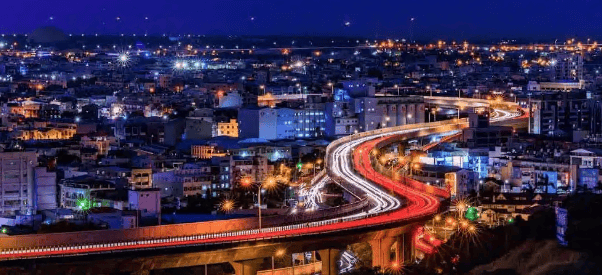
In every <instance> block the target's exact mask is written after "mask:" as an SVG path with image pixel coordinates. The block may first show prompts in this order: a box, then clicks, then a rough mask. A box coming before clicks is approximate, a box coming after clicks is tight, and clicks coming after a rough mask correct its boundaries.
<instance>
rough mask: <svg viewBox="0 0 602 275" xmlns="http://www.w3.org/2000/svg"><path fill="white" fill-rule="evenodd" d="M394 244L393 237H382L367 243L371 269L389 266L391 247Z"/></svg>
mask: <svg viewBox="0 0 602 275" xmlns="http://www.w3.org/2000/svg"><path fill="white" fill-rule="evenodd" d="M394 242H395V238H394V237H382V238H378V239H375V240H371V241H369V242H368V243H369V244H370V248H372V266H373V267H376V266H380V267H381V268H382V269H384V268H386V267H388V266H389V265H390V264H391V246H392V245H393V243H394Z"/></svg>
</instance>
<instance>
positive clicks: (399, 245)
mask: <svg viewBox="0 0 602 275" xmlns="http://www.w3.org/2000/svg"><path fill="white" fill-rule="evenodd" d="M395 239H396V242H395V245H394V247H393V248H394V250H395V262H397V263H399V264H402V263H406V262H411V261H412V260H413V257H414V253H413V252H414V243H413V242H412V234H410V233H405V234H401V235H399V236H397V237H396V238H395Z"/></svg>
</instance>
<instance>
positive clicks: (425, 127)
mask: <svg viewBox="0 0 602 275" xmlns="http://www.w3.org/2000/svg"><path fill="white" fill-rule="evenodd" d="M513 117H514V116H513V115H511V116H508V117H504V116H501V117H500V118H499V119H502V120H503V119H511V118H513ZM466 126H467V121H466V120H465V119H461V120H451V121H440V122H434V123H422V124H412V125H404V126H399V127H393V128H386V129H379V130H375V131H371V132H365V133H359V134H355V135H352V136H348V137H344V138H341V139H339V140H336V141H334V142H333V143H331V144H330V145H329V146H328V148H327V158H326V160H325V161H326V168H327V169H326V171H325V172H324V173H321V174H320V177H319V178H317V181H319V182H324V181H327V180H330V179H332V180H335V181H336V182H338V183H340V184H341V185H342V186H343V187H345V188H348V189H349V190H350V191H351V192H352V193H354V194H356V195H358V196H359V197H361V198H365V199H367V200H369V201H370V203H369V204H367V205H364V206H363V208H362V211H360V212H357V211H351V212H342V215H341V216H338V217H324V218H322V219H320V220H315V221H309V222H308V221H305V220H302V221H298V222H295V221H292V222H290V221H289V223H287V224H285V225H274V226H271V227H267V228H263V229H261V230H259V229H256V225H255V224H254V223H253V222H251V221H240V220H238V221H237V220H230V221H221V222H210V223H196V224H182V225H169V226H159V227H146V228H139V229H130V230H119V231H91V232H74V233H58V234H40V235H27V236H11V237H5V238H0V261H17V262H19V263H22V262H23V261H27V260H31V259H45V258H48V257H61V258H63V257H67V256H70V257H76V258H78V259H89V258H90V257H91V256H93V257H98V256H97V255H106V254H114V255H124V254H126V255H127V254H128V253H130V252H136V253H139V252H141V251H144V253H146V254H149V253H150V254H154V253H159V254H160V253H161V252H160V251H172V252H170V253H175V252H173V251H197V252H189V253H213V254H215V252H213V251H215V250H220V251H225V250H227V249H240V248H241V247H243V248H246V249H247V250H248V251H247V252H245V253H238V254H237V255H239V257H234V256H232V257H231V258H228V257H230V256H224V257H221V258H220V257H214V258H212V260H207V259H206V260H204V264H210V263H216V262H220V261H226V262H228V261H234V262H237V263H238V262H240V261H249V260H252V259H253V257H260V256H262V255H259V254H257V253H255V254H254V253H251V252H249V251H256V249H255V248H254V247H256V246H258V245H267V246H270V245H273V244H279V245H285V244H287V243H289V244H290V243H295V242H297V243H301V240H303V242H305V243H307V242H311V240H315V241H316V242H319V241H320V240H322V239H323V238H325V237H332V236H346V235H348V234H351V235H355V236H359V235H361V236H366V234H367V232H368V233H369V232H376V233H370V234H368V235H370V237H369V238H370V240H371V241H370V245H371V247H372V249H373V264H375V265H381V266H386V265H387V264H390V262H391V259H388V257H389V256H388V255H389V254H390V249H391V246H392V245H393V244H394V243H396V244H397V253H396V255H397V256H396V257H397V260H398V261H399V260H403V259H405V258H406V257H407V254H411V252H409V253H401V252H400V251H406V250H405V248H404V247H408V246H409V247H411V246H413V245H416V246H417V247H418V248H419V249H421V250H423V251H427V252H428V251H432V247H433V245H432V244H431V245H430V246H429V245H427V244H421V243H419V242H415V241H413V239H412V238H413V235H412V234H414V233H413V232H415V226H414V225H417V224H420V223H421V222H424V221H425V220H427V219H429V218H430V217H431V216H433V215H435V214H436V213H437V212H438V211H439V199H438V198H437V196H436V195H441V191H436V190H433V191H429V188H428V187H426V185H425V184H423V183H420V182H417V181H412V180H411V179H406V181H405V182H406V183H407V182H411V184H402V183H401V182H399V181H394V180H392V179H390V178H387V177H385V176H383V175H381V174H379V173H377V172H376V171H375V170H374V169H373V168H372V166H371V165H370V156H369V152H370V151H371V150H372V148H374V147H375V146H377V145H378V143H379V142H381V141H382V140H383V139H385V138H398V139H404V138H415V137H420V136H423V135H432V134H437V133H444V132H449V131H456V130H459V129H462V128H464V127H466ZM391 230H397V233H395V234H394V235H393V236H390V235H391V234H390V233H389V232H390V231H391ZM408 234H410V235H408ZM406 235H407V236H406ZM379 236H380V237H379ZM308 238H309V239H311V240H309V239H308ZM347 239H350V238H347ZM351 239H353V238H351ZM324 243H327V242H323V244H324ZM338 243H339V244H344V243H345V242H338ZM305 247H306V248H308V247H313V248H314V249H328V248H324V247H318V245H315V244H314V245H313V246H311V245H307V246H305ZM178 249H179V250H178ZM158 251H159V252H158ZM202 251H211V252H202ZM306 251H307V250H306ZM246 253H249V254H246ZM325 253H326V254H328V255H330V252H328V251H326V252H325ZM95 255H96V256H95ZM241 255H246V256H241ZM149 257H151V256H149ZM201 262H202V261H196V262H195V263H196V264H201ZM323 262H326V263H330V262H334V260H333V261H330V260H328V259H327V261H323ZM151 268H154V267H151ZM329 270H330V271H333V268H332V266H326V267H323V268H322V271H323V273H322V274H333V273H332V272H330V271H329ZM237 273H238V271H237Z"/></svg>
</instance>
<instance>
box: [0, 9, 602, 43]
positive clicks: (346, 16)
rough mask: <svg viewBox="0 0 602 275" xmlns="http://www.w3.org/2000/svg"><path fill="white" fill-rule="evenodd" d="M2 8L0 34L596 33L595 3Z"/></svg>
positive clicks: (599, 33)
mask: <svg viewBox="0 0 602 275" xmlns="http://www.w3.org/2000/svg"><path fill="white" fill-rule="evenodd" d="M2 10H3V11H2V12H1V13H0V33H13V32H19V33H22V32H31V31H32V30H33V29H35V28H36V27H39V26H44V25H55V26H57V27H59V28H61V29H63V30H65V32H68V33H70V32H73V33H97V32H98V33H118V32H124V33H132V32H134V33H143V32H144V31H145V30H147V29H148V30H149V33H156V34H160V33H196V34H234V35H240V34H259V35H263V34H286V35H360V36H365V37H370V38H372V37H376V36H378V37H388V36H389V37H393V36H395V37H408V36H409V35H408V32H409V30H410V18H412V17H415V18H416V21H415V23H414V24H415V25H414V34H415V35H414V38H426V39H434V38H454V39H474V38H501V37H506V38H508V37H511V38H534V39H547V38H555V37H559V38H565V37H572V36H579V37H584V38H585V37H592V38H597V37H602V0H575V1H568V0H504V1H501V0H480V1H475V0H459V1H458V0H456V1H454V0H446V1H439V0H412V1H407V0H396V1H391V0H386V1H385V0H371V1H366V0H364V1H357V0H355V1H354V0H347V1H339V0H321V1H318V0H297V1H291V0H261V1H260V0H212V1H205V0H196V1H190V0H186V1H182V0H171V1H163V0H162V1H153V0H146V1H143V0H122V1H112V0H111V1H109V0H95V1H89V0H60V1H58V0H11V1H3V4H2ZM51 16H52V17H53V18H54V19H53V20H50V17H51ZM116 17H121V20H120V21H117V20H116ZM145 17H148V18H149V19H148V20H145V19H144V18H145ZM252 17H254V20H251V18H252ZM346 21H349V22H350V23H351V25H350V26H349V27H345V24H344V22H346ZM103 22H104V24H103Z"/></svg>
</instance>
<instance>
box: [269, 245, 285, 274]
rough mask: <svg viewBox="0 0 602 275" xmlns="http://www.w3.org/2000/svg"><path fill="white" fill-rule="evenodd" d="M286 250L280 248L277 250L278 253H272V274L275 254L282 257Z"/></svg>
mask: <svg viewBox="0 0 602 275" xmlns="http://www.w3.org/2000/svg"><path fill="white" fill-rule="evenodd" d="M285 252H286V251H285V250H284V249H278V250H276V254H275V255H272V275H274V256H276V257H278V258H280V257H282V256H284V253H285Z"/></svg>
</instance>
